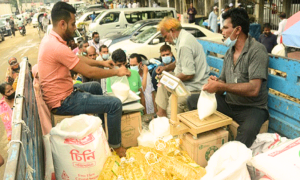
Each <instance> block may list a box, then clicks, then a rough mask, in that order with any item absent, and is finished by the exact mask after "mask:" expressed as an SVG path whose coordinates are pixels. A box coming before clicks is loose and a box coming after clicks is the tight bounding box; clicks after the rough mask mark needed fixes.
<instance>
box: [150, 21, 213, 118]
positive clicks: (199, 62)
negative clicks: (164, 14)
mask: <svg viewBox="0 0 300 180" xmlns="http://www.w3.org/2000/svg"><path fill="white" fill-rule="evenodd" d="M158 30H159V31H160V32H161V34H162V36H163V37H164V38H165V41H166V42H168V43H170V44H173V45H176V50H177V59H176V61H175V62H172V63H170V64H169V65H167V66H159V67H158V68H157V69H156V73H158V74H161V72H162V71H172V70H174V74H175V76H176V77H177V78H179V79H180V80H181V81H182V82H183V83H184V85H185V86H186V88H187V89H188V90H189V91H190V92H191V93H192V94H193V93H199V92H200V91H201V89H202V86H203V85H204V84H205V83H206V82H207V79H208V77H209V72H210V70H209V66H208V64H207V62H206V57H205V54H204V50H203V47H202V45H201V44H200V43H199V42H198V41H197V39H196V38H195V37H194V36H193V35H192V34H191V33H189V32H187V31H185V30H184V29H182V26H181V24H180V22H179V21H178V20H177V19H175V18H164V19H163V20H162V21H161V22H160V23H159V25H158ZM170 96H171V93H170V92H168V91H167V89H166V88H165V87H164V86H160V87H158V89H157V94H156V98H155V102H156V104H157V109H158V112H157V115H158V116H160V117H162V116H167V117H170V115H171V106H170V104H171V103H172V102H171V98H170ZM186 100H187V97H178V106H177V111H178V113H181V112H183V111H184V108H185V107H186Z"/></svg>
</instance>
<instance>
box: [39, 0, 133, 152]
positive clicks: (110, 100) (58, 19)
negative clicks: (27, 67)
mask: <svg viewBox="0 0 300 180" xmlns="http://www.w3.org/2000/svg"><path fill="white" fill-rule="evenodd" d="M75 14H76V10H75V9H74V7H73V6H72V5H70V4H68V3H65V2H57V3H56V4H55V5H54V6H53V8H52V11H51V19H52V23H53V28H52V30H51V32H50V33H49V35H48V36H45V37H44V38H43V40H42V41H41V44H40V47H39V54H38V72H39V81H40V84H41V88H42V92H43V99H44V101H45V103H46V104H47V106H48V108H49V109H50V111H51V112H52V113H53V114H57V115H79V114H97V115H98V116H99V117H102V118H103V114H104V113H107V127H108V135H109V140H108V143H109V145H110V147H111V148H113V149H114V150H115V151H116V153H117V154H118V155H119V156H121V157H123V156H125V151H126V150H125V149H124V148H123V147H122V146H121V116H122V103H121V101H120V100H119V99H118V98H116V97H109V96H103V95H102V90H101V86H100V84H99V83H98V82H88V83H82V84H75V85H73V80H72V77H71V73H70V70H73V71H75V72H77V73H79V74H82V75H83V76H86V77H87V78H94V79H101V78H107V77H111V76H129V75H130V71H128V69H126V68H125V67H121V68H119V69H102V68H99V66H103V67H109V68H113V67H114V62H113V61H111V60H108V61H95V60H91V59H89V58H86V57H84V56H76V55H75V54H74V53H73V52H72V51H71V50H70V48H68V46H67V45H66V42H67V41H68V40H70V39H71V38H73V35H74V33H75V30H76V20H75ZM102 118H101V119H102Z"/></svg>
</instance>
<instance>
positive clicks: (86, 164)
mask: <svg viewBox="0 0 300 180" xmlns="http://www.w3.org/2000/svg"><path fill="white" fill-rule="evenodd" d="M50 135H51V136H50V141H51V149H52V155H53V161H54V168H55V174H56V179H98V176H99V174H100V172H101V170H102V168H103V165H104V163H105V161H106V159H107V157H108V156H110V155H111V152H110V149H109V147H108V143H107V139H106V136H105V133H104V131H103V128H102V126H101V120H100V118H99V117H95V116H88V115H79V116H74V117H72V118H66V119H64V120H63V121H61V122H60V123H58V124H57V125H56V127H54V128H52V130H51V131H50Z"/></svg>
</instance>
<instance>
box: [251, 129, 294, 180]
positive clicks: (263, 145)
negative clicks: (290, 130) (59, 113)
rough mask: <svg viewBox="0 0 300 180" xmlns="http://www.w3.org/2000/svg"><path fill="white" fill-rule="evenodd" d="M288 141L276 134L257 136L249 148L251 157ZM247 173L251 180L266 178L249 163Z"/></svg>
mask: <svg viewBox="0 0 300 180" xmlns="http://www.w3.org/2000/svg"><path fill="white" fill-rule="evenodd" d="M289 141H290V140H289V139H287V138H285V137H280V136H279V134H277V133H263V134H258V135H257V136H256V139H255V141H254V142H253V144H252V146H251V147H250V149H251V150H252V156H257V155H258V154H261V153H265V152H267V151H269V150H271V149H274V148H276V147H278V146H281V145H283V144H284V143H286V142H289ZM248 171H249V173H250V176H251V179H252V180H261V178H263V177H265V176H266V174H265V173H264V172H262V171H260V170H258V169H256V168H255V167H253V166H252V165H251V163H250V162H249V163H248Z"/></svg>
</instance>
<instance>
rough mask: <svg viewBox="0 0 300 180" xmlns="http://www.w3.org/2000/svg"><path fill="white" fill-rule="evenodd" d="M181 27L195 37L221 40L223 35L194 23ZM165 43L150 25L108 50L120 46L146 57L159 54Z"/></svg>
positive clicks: (129, 51) (111, 50) (155, 28)
mask: <svg viewBox="0 0 300 180" xmlns="http://www.w3.org/2000/svg"><path fill="white" fill-rule="evenodd" d="M182 28H183V29H185V30H186V31H188V32H190V33H191V34H193V35H194V36H195V37H196V38H199V39H205V40H211V41H214V42H222V39H223V36H222V34H219V33H213V32H211V31H210V30H208V29H205V28H203V27H200V26H198V25H194V24H182ZM164 43H165V38H163V36H162V35H161V33H160V32H159V31H157V26H152V27H150V28H148V29H147V30H145V31H143V32H142V33H140V34H139V35H137V36H134V37H132V38H131V39H128V40H125V41H121V42H119V43H116V44H114V45H111V46H110V47H109V51H110V52H113V51H114V50H116V49H118V48H121V49H123V50H124V51H126V53H127V55H130V54H132V53H139V54H143V55H145V56H146V57H147V58H148V59H151V58H157V57H159V56H160V52H159V49H160V47H161V46H162V45H163V44H164ZM171 48H172V52H173V54H174V56H176V53H175V48H174V46H171Z"/></svg>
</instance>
